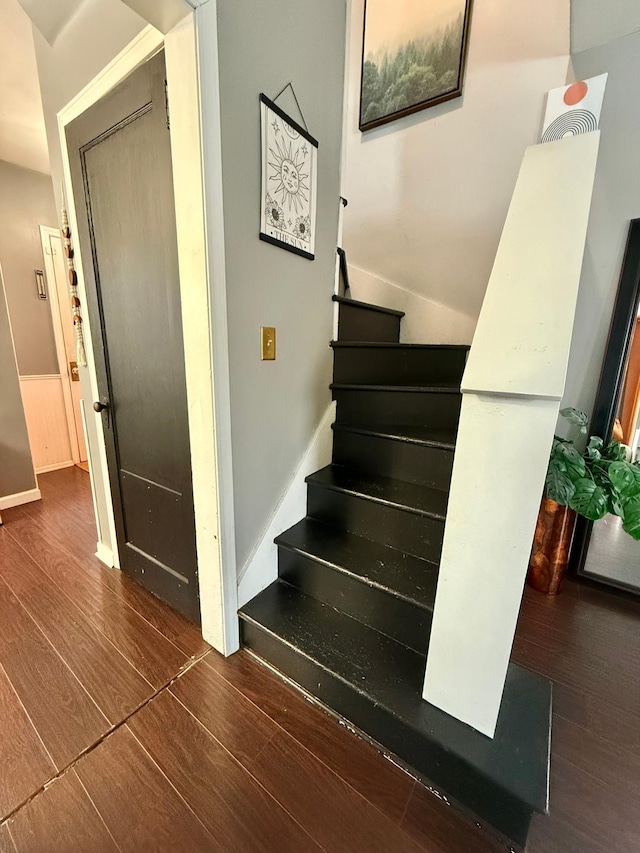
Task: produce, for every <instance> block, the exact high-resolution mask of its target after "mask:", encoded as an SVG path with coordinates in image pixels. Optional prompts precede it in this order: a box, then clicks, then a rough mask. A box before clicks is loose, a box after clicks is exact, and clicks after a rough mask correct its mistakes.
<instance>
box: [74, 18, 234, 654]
mask: <svg viewBox="0 0 640 853" xmlns="http://www.w3.org/2000/svg"><path fill="white" fill-rule="evenodd" d="M208 5H212V3H209V4H208ZM205 9H206V7H205ZM206 14H207V13H206V11H205V10H204V9H201V8H198V9H197V10H192V11H188V12H187V13H186V15H185V17H184V18H183V19H182V20H181V21H179V23H177V24H176V25H175V26H174V27H173V28H172V29H170V30H169V32H167V33H166V34H163V33H161V32H160V31H159V30H157V29H156V28H155V27H153V26H151V25H149V26H147V27H145V28H144V29H143V30H142V31H141V32H140V33H139V35H138V36H137V37H136V38H135V39H133V41H131V42H130V43H129V44H128V45H127V46H126V47H125V48H124V50H123V51H121V53H119V54H118V56H116V57H115V59H113V60H112V61H111V62H110V63H109V64H108V65H107V66H106V67H105V68H104V69H103V70H102V71H101V72H100V73H99V74H98V75H97V76H96V77H95V78H94V79H93V80H92V81H91V82H90V83H89V84H88V85H87V86H86V87H85V88H84V89H82V90H81V91H80V92H79V93H78V94H77V95H76V96H75V98H73V100H71V101H70V102H69V103H68V104H67V105H66V106H65V107H64V108H63V109H62V110H60V112H59V113H58V133H59V138H60V145H61V150H62V160H63V173H64V191H65V196H66V200H67V212H68V216H69V225H70V228H71V231H72V235H73V234H77V233H78V223H77V213H76V208H75V204H74V198H73V191H72V186H71V172H70V161H69V151H68V148H67V144H66V134H65V129H66V126H67V125H68V124H69V123H70V122H72V121H73V120H74V119H75V118H77V117H78V116H79V115H80V114H81V113H83V112H85V110H87V109H88V108H89V107H90V106H92V105H93V104H95V103H96V102H97V101H98V100H100V99H101V98H102V97H103V96H104V95H105V94H107V92H109V91H110V90H111V89H113V88H114V87H115V86H117V85H118V84H119V83H120V82H121V81H122V80H123V79H124V78H125V77H126V76H127V75H128V74H130V73H131V72H132V71H134V70H135V69H136V68H137V67H139V66H140V65H142V64H143V63H144V62H146V61H147V60H148V59H150V58H151V57H152V56H154V55H155V54H156V53H157V52H158V51H159V50H161V49H162V48H164V50H165V61H166V70H167V88H168V98H169V114H170V135H171V149H172V155H171V159H172V165H173V187H174V197H175V215H176V233H177V243H178V266H179V272H180V297H181V307H182V327H183V337H184V355H185V376H186V385H187V405H188V410H189V439H190V445H191V463H192V464H191V467H192V479H193V503H194V514H195V526H196V551H197V559H198V578H199V581H198V585H199V593H200V609H201V615H202V635H203V637H204V639H205V640H206V641H207V642H209V643H210V644H211V645H212V646H213V647H214V648H215V649H217V650H218V651H219V652H221V653H222V654H225V655H229V654H232V653H233V652H234V651H236V650H237V649H238V647H239V626H238V616H237V592H238V590H237V578H236V558H235V525H234V504H233V480H232V469H231V420H230V390H229V366H228V344H227V340H228V337H227V310H226V277H225V265H224V228H223V210H222V194H221V193H215V195H214V196H213V197H212V194H211V189H212V188H213V187H217V186H219V185H221V175H222V151H221V139H220V100H219V98H220V93H219V85H218V77H217V62H218V57H217V40H214V41H213V42H212V40H211V39H210V35H211V22H210V20H208V19H207V20H206V21H205V24H206V25H207V43H206V45H204V46H203V48H204V49H203V51H202V52H200V51H199V41H198V24H199V18H201V16H203V15H206ZM212 67H213V69H214V73H212V70H211V69H212ZM202 89H205V90H206V92H207V98H206V101H207V103H206V115H205V120H204V121H203V119H202V106H201V104H202V98H201V90H202ZM203 129H205V130H206V131H207V135H206V140H204V139H203V137H202V131H203ZM205 142H206V147H205ZM205 186H207V187H208V188H209V194H208V197H207V196H206V195H205ZM74 257H75V261H76V270H77V273H78V291H79V295H80V300H81V303H82V305H83V306H86V304H87V299H86V291H85V282H84V277H83V275H82V256H81V251H80V246H79V245H78V244H77V241H75V242H74ZM82 328H83V331H84V333H85V342H86V351H87V367H88V374H89V381H90V386H91V393H92V395H93V399H95V400H97V399H98V386H97V377H96V367H95V360H94V356H93V344H92V341H93V339H94V336H95V339H96V340H99V337H100V331H99V330H98V329H96V330H95V332H94V333H93V334H92V329H91V323H90V319H89V316H88V315H87V313H86V311H85V312H84V314H83V324H82ZM85 415H86V416H87V417H95V425H96V429H97V433H98V439H99V441H98V454H97V455H98V458H97V459H95V458H92V457H93V456H94V455H95V454H93V453H92V448H91V447H90V446H89V445H87V453H88V455H89V458H90V466H91V465H95V466H96V467H97V466H99V467H100V469H101V471H102V479H103V482H104V484H105V485H104V492H105V493H104V499H105V501H106V506H107V510H108V522H109V530H110V535H111V542H112V543H113V546H112V547H113V554H112V559H111V560H110V563H111V565H113V566H115V567H119V559H118V553H117V539H116V535H115V522H114V512H113V503H112V497H111V491H110V488H109V473H108V468H107V457H106V449H105V440H104V432H103V429H102V419H101V417H100V416H99V415H94V413H93V412H92V411H90V410H89V408H87V409H86V412H85ZM107 551H108V549H107V548H106V547H103V549H102V553H101V554H100V543H99V545H98V552H99V554H100V556H101V557H102V558H103V559H104V557H105V554H106V553H107Z"/></svg>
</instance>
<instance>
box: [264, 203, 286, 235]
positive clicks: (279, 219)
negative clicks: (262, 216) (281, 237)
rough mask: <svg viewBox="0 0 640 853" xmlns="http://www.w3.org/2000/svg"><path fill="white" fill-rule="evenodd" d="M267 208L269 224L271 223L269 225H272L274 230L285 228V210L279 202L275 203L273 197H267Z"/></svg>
mask: <svg viewBox="0 0 640 853" xmlns="http://www.w3.org/2000/svg"><path fill="white" fill-rule="evenodd" d="M265 208H266V214H267V222H268V223H269V225H272V226H273V227H274V228H284V227H285V220H284V210H283V209H282V207H281V206H280V205H279V204H278V202H277V201H274V200H273V199H272V198H271V196H267V201H266V205H265Z"/></svg>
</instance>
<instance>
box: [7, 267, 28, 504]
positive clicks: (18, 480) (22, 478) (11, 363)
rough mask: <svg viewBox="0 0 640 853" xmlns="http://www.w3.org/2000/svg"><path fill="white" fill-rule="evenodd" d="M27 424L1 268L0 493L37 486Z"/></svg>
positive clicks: (9, 493) (17, 491) (13, 493)
mask: <svg viewBox="0 0 640 853" xmlns="http://www.w3.org/2000/svg"><path fill="white" fill-rule="evenodd" d="M35 487H36V478H35V474H34V473H33V463H32V461H31V450H30V448H29V436H28V434H27V424H26V421H25V419H24V409H23V408H22V397H21V396H20V382H19V380H18V370H17V367H16V360H15V355H14V351H13V343H12V341H11V326H10V325H9V315H8V313H7V302H6V298H5V292H4V287H3V284H2V270H1V269H0V497H6V496H7V495H15V494H17V493H19V492H26V491H29V489H35Z"/></svg>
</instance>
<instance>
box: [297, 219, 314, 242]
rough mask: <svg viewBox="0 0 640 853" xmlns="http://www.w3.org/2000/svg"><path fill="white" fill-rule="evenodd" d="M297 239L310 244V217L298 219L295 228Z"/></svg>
mask: <svg viewBox="0 0 640 853" xmlns="http://www.w3.org/2000/svg"><path fill="white" fill-rule="evenodd" d="M294 230H295V232H296V237H298V238H299V239H300V240H304V241H305V243H308V242H309V240H310V239H311V218H310V217H309V216H299V217H298V218H297V219H296V226H295V229H294Z"/></svg>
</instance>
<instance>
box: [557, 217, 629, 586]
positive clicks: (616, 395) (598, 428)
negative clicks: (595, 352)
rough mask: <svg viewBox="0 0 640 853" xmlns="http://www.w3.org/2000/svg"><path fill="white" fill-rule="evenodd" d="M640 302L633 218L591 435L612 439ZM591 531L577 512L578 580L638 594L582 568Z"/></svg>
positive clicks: (574, 553) (574, 552)
mask: <svg viewBox="0 0 640 853" xmlns="http://www.w3.org/2000/svg"><path fill="white" fill-rule="evenodd" d="M639 304H640V219H632V220H631V223H630V226H629V233H628V237H627V244H626V247H625V252H624V259H623V262H622V271H621V274H620V282H619V284H618V293H617V295H616V301H615V306H614V309H613V315H612V318H611V326H610V328H609V338H608V341H607V346H606V349H605V356H604V361H603V364H602V373H601V374H600V383H599V386H598V392H597V394H596V400H595V404H594V408H593V417H592V418H591V425H590V430H589V431H590V433H591V434H592V435H599V436H602V437H603V438H604V439H605V441H608V440H610V439H611V435H612V432H613V425H614V422H615V419H616V413H617V410H618V406H619V403H620V395H621V394H622V390H623V387H624V379H625V374H626V369H627V362H628V360H629V352H630V348H631V338H632V332H633V327H634V325H635V321H636V317H637V314H638V305H639ZM592 532H593V522H592V521H589V520H588V519H586V518H583V517H582V516H578V518H577V520H576V528H575V533H574V536H573V544H572V546H571V568H572V574H574V576H576V577H578V578H579V579H581V580H588V581H597V582H598V583H599V584H606V585H607V586H611V587H617V588H618V589H622V590H626V591H629V592H634V593H636V594H638V593H639V592H640V590H637V589H633V588H632V587H629V586H626V585H625V584H623V583H621V582H619V581H616V580H613V579H610V578H605V577H603V576H602V575H596V574H593V573H591V572H588V571H587V570H586V569H585V563H586V560H587V553H588V550H589V543H590V541H591V534H592Z"/></svg>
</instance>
